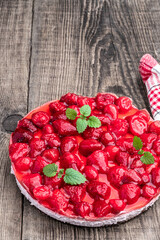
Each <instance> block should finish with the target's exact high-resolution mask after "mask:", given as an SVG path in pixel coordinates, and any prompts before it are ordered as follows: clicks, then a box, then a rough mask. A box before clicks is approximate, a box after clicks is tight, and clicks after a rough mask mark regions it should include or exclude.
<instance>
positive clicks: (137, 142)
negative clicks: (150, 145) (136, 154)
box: [133, 136, 143, 150]
mask: <svg viewBox="0 0 160 240" xmlns="http://www.w3.org/2000/svg"><path fill="white" fill-rule="evenodd" d="M133 147H134V148H135V149H136V150H140V149H141V148H142V147H143V143H142V140H141V139H140V138H139V137H137V136H134V138H133Z"/></svg>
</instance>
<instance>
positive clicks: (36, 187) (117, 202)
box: [9, 93, 160, 220]
mask: <svg viewBox="0 0 160 240" xmlns="http://www.w3.org/2000/svg"><path fill="white" fill-rule="evenodd" d="M84 104H88V105H89V106H90V107H91V109H92V112H91V115H93V116H96V117H98V118H99V119H100V121H101V123H102V126H101V127H100V128H89V127H88V128H87V129H86V130H85V132H83V133H82V134H78V132H77V130H76V120H74V121H72V120H67V118H66V115H65V111H66V109H67V108H68V107H70V108H72V109H74V110H76V111H77V114H79V112H80V107H81V106H83V105H84ZM159 134H160V123H159V121H154V122H153V120H152V119H151V118H150V116H149V114H148V112H147V111H146V110H138V109H136V108H135V107H133V106H132V101H131V100H130V98H127V97H119V98H117V97H116V96H115V95H113V94H110V93H98V94H97V96H96V97H95V98H88V97H82V96H78V95H76V94H74V93H68V94H66V95H64V96H62V97H61V99H60V101H58V100H57V101H52V102H49V103H46V104H44V105H43V106H41V107H39V108H37V109H35V110H33V111H32V112H30V113H29V114H28V115H27V116H26V117H25V118H23V119H22V120H21V121H19V123H18V126H17V128H16V130H15V132H14V133H13V134H12V137H11V141H10V147H9V155H10V158H11V161H12V167H13V169H14V172H15V175H16V178H17V179H18V181H19V182H20V183H21V184H22V185H23V187H24V188H25V189H26V190H27V191H28V192H29V194H31V196H32V197H33V198H35V199H36V200H37V201H39V203H40V204H42V205H44V206H45V207H47V208H49V209H51V210H52V211H55V212H58V213H60V214H63V215H66V216H68V217H70V216H71V217H75V218H76V217H77V216H79V217H82V218H86V219H88V220H93V219H97V218H101V217H103V219H104V218H107V219H108V218H110V217H114V216H115V215H116V214H121V212H122V213H127V212H129V211H131V210H135V209H137V208H141V207H143V206H145V205H146V204H147V203H148V202H149V201H150V200H151V199H152V198H154V197H155V196H157V194H159V192H160V190H159V188H160V180H159V179H160V168H159V166H160V165H159V156H160V150H159V149H160V140H159V136H158V135H159ZM134 135H136V136H139V137H140V138H141V139H142V141H143V142H144V147H145V148H146V149H148V151H151V152H152V153H153V154H156V155H157V156H158V157H156V161H155V163H154V164H152V165H145V164H143V163H142V162H141V161H140V156H139V155H138V154H137V151H136V150H135V149H134V147H133V137H134ZM156 155H155V156H156ZM49 163H56V164H57V165H58V168H64V169H66V168H74V169H76V170H78V171H80V172H81V173H82V174H84V176H85V177H86V179H87V182H85V183H84V184H81V185H77V186H71V185H68V184H66V183H65V182H64V181H63V177H62V178H61V179H60V178H58V176H57V175H56V176H55V177H50V178H49V177H46V176H44V174H43V167H44V166H46V165H47V164H49Z"/></svg>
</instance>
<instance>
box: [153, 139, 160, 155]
mask: <svg viewBox="0 0 160 240" xmlns="http://www.w3.org/2000/svg"><path fill="white" fill-rule="evenodd" d="M153 150H154V151H155V153H156V154H157V155H160V139H158V140H156V141H154V143H153Z"/></svg>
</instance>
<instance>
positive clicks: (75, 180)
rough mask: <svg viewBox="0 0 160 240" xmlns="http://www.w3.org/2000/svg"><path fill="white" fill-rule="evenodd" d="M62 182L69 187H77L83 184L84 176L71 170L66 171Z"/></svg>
mask: <svg viewBox="0 0 160 240" xmlns="http://www.w3.org/2000/svg"><path fill="white" fill-rule="evenodd" d="M64 181H65V183H68V184H70V185H79V184H81V183H85V181H86V178H85V176H84V175H82V174H81V173H80V172H78V171H76V170H75V169H73V168H68V169H66V172H65V175H64Z"/></svg>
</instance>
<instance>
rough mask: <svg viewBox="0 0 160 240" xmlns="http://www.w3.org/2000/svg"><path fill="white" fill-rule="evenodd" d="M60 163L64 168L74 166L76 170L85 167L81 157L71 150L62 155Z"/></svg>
mask: <svg viewBox="0 0 160 240" xmlns="http://www.w3.org/2000/svg"><path fill="white" fill-rule="evenodd" d="M60 165H61V167H62V168H65V169H66V168H74V169H75V170H81V169H82V167H83V164H82V162H81V161H80V159H79V158H78V157H77V156H76V155H75V154H73V153H70V152H66V153H64V154H63V155H62V157H61V161H60Z"/></svg>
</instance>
